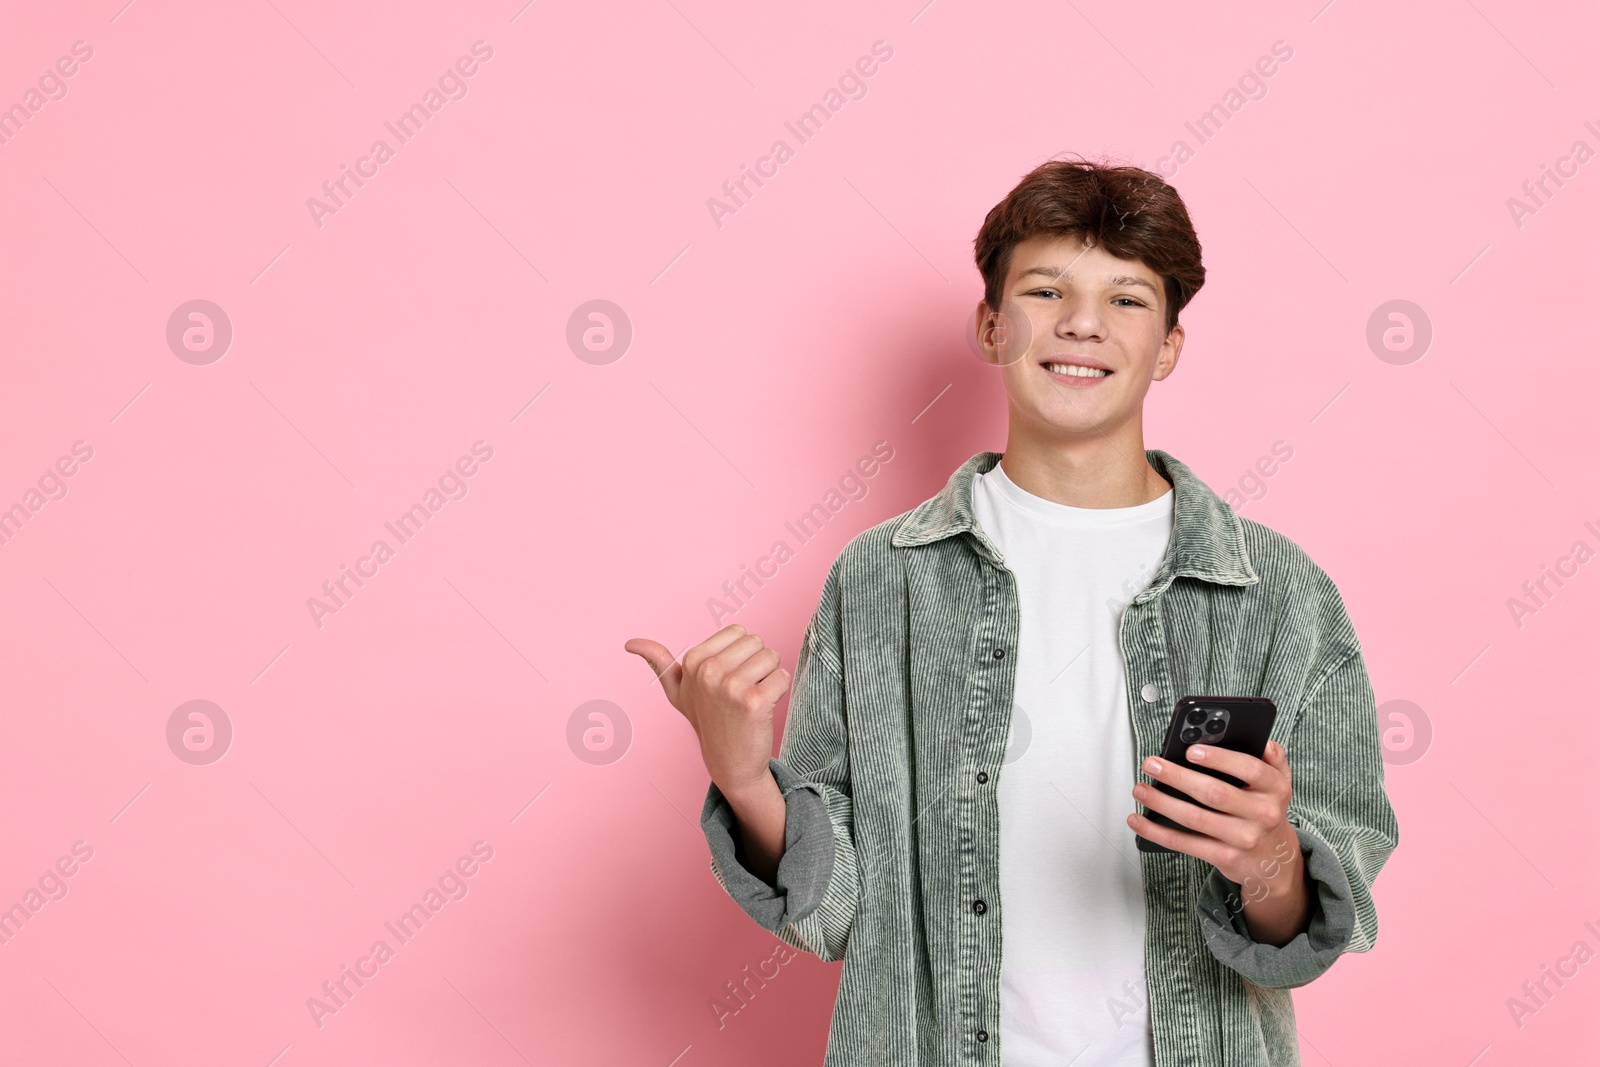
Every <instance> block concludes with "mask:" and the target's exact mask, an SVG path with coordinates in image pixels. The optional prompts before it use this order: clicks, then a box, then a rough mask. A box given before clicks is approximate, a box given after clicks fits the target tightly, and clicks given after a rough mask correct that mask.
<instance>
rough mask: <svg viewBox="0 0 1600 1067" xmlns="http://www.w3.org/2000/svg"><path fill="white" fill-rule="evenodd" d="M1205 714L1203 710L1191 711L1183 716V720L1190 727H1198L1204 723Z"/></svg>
mask: <svg viewBox="0 0 1600 1067" xmlns="http://www.w3.org/2000/svg"><path fill="white" fill-rule="evenodd" d="M1206 714H1207V712H1206V709H1205V708H1195V709H1194V710H1193V711H1191V712H1189V714H1188V715H1186V716H1184V720H1185V721H1186V722H1188V723H1190V724H1191V725H1194V726H1199V725H1200V724H1201V723H1203V722H1205V721H1206Z"/></svg>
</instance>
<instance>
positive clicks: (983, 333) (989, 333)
mask: <svg viewBox="0 0 1600 1067" xmlns="http://www.w3.org/2000/svg"><path fill="white" fill-rule="evenodd" d="M993 317H994V316H993V313H992V312H990V310H989V304H988V302H987V301H985V300H984V299H982V298H979V300H978V307H977V310H976V311H974V312H973V313H972V325H971V327H969V328H970V329H971V330H973V332H974V333H975V334H976V335H977V339H978V351H979V353H981V354H982V358H983V361H984V362H985V363H988V364H990V365H991V366H993V365H994V364H996V363H998V362H999V360H1000V356H999V354H998V353H997V352H996V351H995V344H994V330H993V328H992V323H991V322H990V320H991V319H992V318H993Z"/></svg>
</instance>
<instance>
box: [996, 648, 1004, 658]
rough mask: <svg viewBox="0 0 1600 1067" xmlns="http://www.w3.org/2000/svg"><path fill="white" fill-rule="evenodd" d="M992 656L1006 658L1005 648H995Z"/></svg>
mask: <svg viewBox="0 0 1600 1067" xmlns="http://www.w3.org/2000/svg"><path fill="white" fill-rule="evenodd" d="M994 658H995V659H1005V658H1006V650H1005V649H1003V648H997V649H995V650H994Z"/></svg>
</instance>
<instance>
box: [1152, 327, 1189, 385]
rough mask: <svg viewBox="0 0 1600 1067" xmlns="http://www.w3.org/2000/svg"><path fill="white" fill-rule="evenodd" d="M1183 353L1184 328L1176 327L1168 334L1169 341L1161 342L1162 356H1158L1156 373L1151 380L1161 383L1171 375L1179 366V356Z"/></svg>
mask: <svg viewBox="0 0 1600 1067" xmlns="http://www.w3.org/2000/svg"><path fill="white" fill-rule="evenodd" d="M1182 352H1183V327H1182V326H1174V327H1173V328H1172V329H1171V330H1170V331H1169V332H1168V333H1167V339H1166V340H1165V341H1162V342H1161V354H1160V355H1158V356H1156V367H1155V373H1154V374H1153V375H1151V380H1152V381H1157V382H1159V381H1161V380H1162V379H1164V378H1165V377H1166V376H1167V375H1169V374H1171V373H1172V372H1173V370H1174V369H1175V368H1176V367H1177V366H1178V356H1179V355H1180V354H1181V353H1182Z"/></svg>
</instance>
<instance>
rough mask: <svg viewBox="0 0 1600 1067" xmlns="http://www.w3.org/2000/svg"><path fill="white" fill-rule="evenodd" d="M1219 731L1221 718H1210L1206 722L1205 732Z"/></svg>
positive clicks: (1213, 732) (1220, 729)
mask: <svg viewBox="0 0 1600 1067" xmlns="http://www.w3.org/2000/svg"><path fill="white" fill-rule="evenodd" d="M1221 732H1222V720H1221V719H1212V720H1211V721H1210V722H1208V723H1206V733H1208V734H1217V733H1221Z"/></svg>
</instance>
